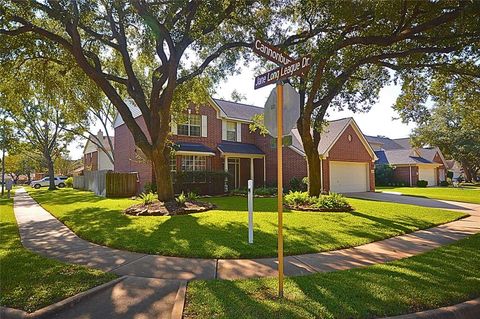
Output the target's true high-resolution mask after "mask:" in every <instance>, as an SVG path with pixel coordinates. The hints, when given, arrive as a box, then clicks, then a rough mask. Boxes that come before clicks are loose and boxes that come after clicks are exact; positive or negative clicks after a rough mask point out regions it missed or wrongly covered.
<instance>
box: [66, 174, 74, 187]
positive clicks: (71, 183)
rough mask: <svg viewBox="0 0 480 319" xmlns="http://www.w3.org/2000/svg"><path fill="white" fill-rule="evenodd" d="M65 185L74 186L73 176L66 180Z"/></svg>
mask: <svg viewBox="0 0 480 319" xmlns="http://www.w3.org/2000/svg"><path fill="white" fill-rule="evenodd" d="M65 186H67V187H70V188H72V187H73V177H69V178H67V179H66V180H65Z"/></svg>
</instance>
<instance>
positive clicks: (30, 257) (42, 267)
mask: <svg viewBox="0 0 480 319" xmlns="http://www.w3.org/2000/svg"><path fill="white" fill-rule="evenodd" d="M115 277H116V276H115V275H113V274H106V273H103V272H102V271H99V270H93V269H88V268H86V267H82V266H75V265H70V264H65V263H62V262H58V261H55V260H52V259H48V258H45V257H42V256H40V255H37V254H35V253H32V252H30V251H28V250H26V249H25V248H23V246H22V244H21V242H20V238H19V235H18V228H17V224H16V221H15V216H14V214H13V205H12V200H11V199H10V200H7V199H2V198H0V283H1V295H0V305H1V306H5V307H10V308H16V309H22V310H25V311H28V312H32V311H34V310H37V309H39V308H41V307H44V306H47V305H50V304H52V303H54V302H56V301H59V300H62V299H65V298H67V297H70V296H73V295H75V294H77V293H79V292H82V291H85V290H87V289H90V288H92V287H95V286H98V285H100V284H103V283H105V282H107V281H110V280H112V279H114V278H115Z"/></svg>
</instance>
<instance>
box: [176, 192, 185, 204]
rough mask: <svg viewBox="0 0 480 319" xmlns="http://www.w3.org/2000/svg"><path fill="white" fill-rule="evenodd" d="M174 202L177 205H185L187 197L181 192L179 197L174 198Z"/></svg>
mask: <svg viewBox="0 0 480 319" xmlns="http://www.w3.org/2000/svg"><path fill="white" fill-rule="evenodd" d="M175 200H176V201H177V203H178V204H180V205H185V203H186V202H187V196H185V193H184V192H182V193H181V194H180V195H178V197H177V198H175Z"/></svg>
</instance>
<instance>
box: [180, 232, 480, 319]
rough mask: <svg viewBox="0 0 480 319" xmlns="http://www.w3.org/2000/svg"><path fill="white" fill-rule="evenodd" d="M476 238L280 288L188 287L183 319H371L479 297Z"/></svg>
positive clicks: (245, 284)
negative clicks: (280, 293) (279, 292)
mask: <svg viewBox="0 0 480 319" xmlns="http://www.w3.org/2000/svg"><path fill="white" fill-rule="evenodd" d="M479 260H480V234H478V235H474V236H472V237H470V238H467V239H464V240H461V241H459V242H457V243H455V244H452V245H449V246H444V247H441V248H438V249H435V250H432V251H431V252H428V253H425V254H422V255H418V256H415V257H411V258H407V259H403V260H399V261H395V262H391V263H387V264H381V265H375V266H371V267H366V268H362V269H352V270H346V271H337V272H331V273H322V274H315V275H308V276H300V277H289V278H286V281H285V298H284V299H283V300H279V299H278V298H276V293H277V292H276V289H277V281H276V280H275V279H272V278H270V279H256V280H241V281H220V280H215V281H191V282H189V283H188V288H187V303H186V308H185V311H184V318H187V319H192V318H198V319H199V318H229V319H234V318H242V319H248V318H252V319H253V318H338V319H347V318H348V319H350V318H376V317H383V316H393V315H399V314H405V313H411V312H416V311H421V310H426V309H435V308H439V307H442V306H447V305H453V304H456V303H460V302H463V301H465V300H470V299H474V298H477V297H479V296H480V263H479V262H478V261H479Z"/></svg>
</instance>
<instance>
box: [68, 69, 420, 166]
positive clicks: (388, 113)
mask: <svg viewBox="0 0 480 319" xmlns="http://www.w3.org/2000/svg"><path fill="white" fill-rule="evenodd" d="M254 74H255V73H254V71H253V70H252V69H249V68H248V67H243V68H242V69H241V72H240V73H239V74H237V75H234V76H231V77H229V78H228V79H227V80H226V81H225V82H224V83H221V84H220V85H219V86H218V87H217V89H216V94H214V95H213V97H216V98H222V99H226V100H231V94H232V92H233V90H234V89H235V90H236V91H237V92H239V93H240V94H242V95H244V96H245V97H246V99H245V100H243V101H242V103H246V104H251V105H255V106H260V107H263V105H264V104H265V102H266V101H267V98H268V95H269V94H270V91H271V90H272V89H274V88H275V86H274V85H269V86H266V87H263V88H261V89H258V90H254V89H253V84H254V77H255V75H254ZM399 94H400V87H399V86H395V85H393V84H392V85H389V86H386V87H384V88H383V89H382V90H381V91H380V97H379V100H378V102H377V103H376V104H375V105H374V106H373V107H372V109H371V110H370V111H369V112H368V113H353V112H351V111H349V110H344V111H340V112H339V111H336V112H335V111H330V112H329V113H328V119H329V120H336V119H340V118H345V117H353V118H354V119H355V121H356V122H357V124H358V126H359V127H360V129H361V130H362V132H363V133H364V134H366V135H373V136H376V135H383V136H387V137H390V138H402V137H408V136H409V135H410V133H411V131H412V129H413V128H414V127H415V126H414V125H413V124H409V125H407V124H403V123H402V122H401V121H400V120H395V119H394V118H396V117H397V114H396V112H395V111H394V110H393V109H392V105H393V103H394V102H395V100H396V98H397V96H398V95H399ZM97 131H98V127H94V128H92V132H97ZM84 144H85V142H84V141H78V140H77V141H75V142H73V143H71V144H70V145H69V147H68V150H69V151H70V158H72V159H78V158H81V157H82V152H83V145H84Z"/></svg>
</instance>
